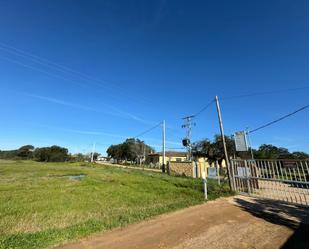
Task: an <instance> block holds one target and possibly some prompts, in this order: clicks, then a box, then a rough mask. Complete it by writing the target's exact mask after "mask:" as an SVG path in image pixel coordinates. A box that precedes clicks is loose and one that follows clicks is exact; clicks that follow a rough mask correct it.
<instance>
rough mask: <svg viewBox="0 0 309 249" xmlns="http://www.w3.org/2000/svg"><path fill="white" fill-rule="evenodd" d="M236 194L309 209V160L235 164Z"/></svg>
mask: <svg viewBox="0 0 309 249" xmlns="http://www.w3.org/2000/svg"><path fill="white" fill-rule="evenodd" d="M231 175H232V186H233V188H234V190H235V191H237V192H240V193H246V194H249V195H252V196H260V197H266V198H271V199H275V200H282V201H287V202H291V203H297V204H302V205H309V160H238V159H234V160H232V161H231Z"/></svg>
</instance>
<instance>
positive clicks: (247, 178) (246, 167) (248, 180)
mask: <svg viewBox="0 0 309 249" xmlns="http://www.w3.org/2000/svg"><path fill="white" fill-rule="evenodd" d="M244 163H245V172H246V180H247V188H248V194H249V195H250V193H251V189H250V179H249V174H248V162H247V160H244Z"/></svg>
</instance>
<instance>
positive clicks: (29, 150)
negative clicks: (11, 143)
mask: <svg viewBox="0 0 309 249" xmlns="http://www.w3.org/2000/svg"><path fill="white" fill-rule="evenodd" d="M33 151H34V146H33V145H24V146H22V147H20V148H19V149H18V150H17V152H16V155H17V156H18V157H20V158H21V159H30V158H32V156H33Z"/></svg>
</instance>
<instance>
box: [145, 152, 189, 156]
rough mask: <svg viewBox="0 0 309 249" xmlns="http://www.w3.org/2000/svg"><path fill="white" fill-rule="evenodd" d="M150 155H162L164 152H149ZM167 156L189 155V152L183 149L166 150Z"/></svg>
mask: <svg viewBox="0 0 309 249" xmlns="http://www.w3.org/2000/svg"><path fill="white" fill-rule="evenodd" d="M148 156H162V152H158V153H151V154H148ZM165 156H168V157H171V156H172V157H186V156H187V152H183V151H166V152H165Z"/></svg>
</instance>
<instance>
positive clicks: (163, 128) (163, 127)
mask: <svg viewBox="0 0 309 249" xmlns="http://www.w3.org/2000/svg"><path fill="white" fill-rule="evenodd" d="M162 156H163V161H162V163H163V165H162V172H163V173H164V172H165V120H163V122H162Z"/></svg>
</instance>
